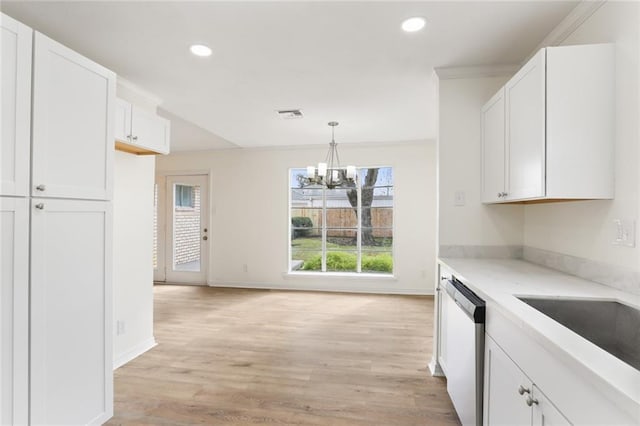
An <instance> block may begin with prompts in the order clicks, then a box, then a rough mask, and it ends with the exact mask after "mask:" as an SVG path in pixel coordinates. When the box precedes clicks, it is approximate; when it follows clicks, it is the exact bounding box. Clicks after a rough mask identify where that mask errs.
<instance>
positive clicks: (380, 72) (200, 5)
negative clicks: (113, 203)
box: [1, 1, 576, 150]
mask: <svg viewBox="0 0 640 426" xmlns="http://www.w3.org/2000/svg"><path fill="white" fill-rule="evenodd" d="M575 5H576V2H575V1H551V2H547V1H514V2H504V1H501V2H481V1H467V2H397V1H392V2H371V1H370V2H317V1H306V2H239V1H235V2H203V1H200V2H166V1H164V2H130V1H124V2H50V1H48V2H9V1H3V2H2V5H1V8H2V10H3V12H5V13H7V14H9V15H11V16H13V17H14V18H16V19H18V20H20V21H22V22H24V23H25V24H27V25H30V26H32V27H34V28H35V29H37V30H39V31H41V32H43V33H45V34H47V35H49V36H50V37H52V38H54V39H56V40H58V41H60V42H61V43H63V44H66V45H67V46H69V47H71V48H72V49H74V50H77V51H78V52H80V53H82V54H84V55H86V56H88V57H90V58H91V59H93V60H95V61H97V62H99V63H101V64H102V65H104V66H106V67H108V68H110V69H112V70H113V71H115V72H116V73H118V75H120V76H122V77H123V78H125V79H126V80H128V81H129V82H132V83H134V84H135V85H137V86H139V87H140V88H143V89H144V90H146V91H148V92H151V93H154V94H155V95H157V96H158V97H159V98H161V99H162V100H163V103H162V105H161V107H162V111H161V113H162V114H163V115H165V116H168V117H170V118H171V119H172V121H173V123H174V124H173V125H174V132H173V133H172V149H174V150H195V149H209V148H224V147H232V146H236V145H237V146H241V147H260V146H274V145H305V144H318V143H327V142H328V140H329V137H330V129H329V127H327V122H328V121H331V120H337V121H339V122H340V126H339V127H338V128H337V129H336V140H337V141H338V142H340V143H343V142H346V143H349V142H380V141H384V142H390V141H406V140H420V139H430V138H434V137H435V136H436V100H435V99H436V98H435V91H434V84H433V80H432V79H433V76H432V74H433V68H434V67H453V66H470V65H496V64H513V63H519V62H521V61H522V60H523V59H524V58H525V57H527V55H528V54H530V53H531V52H532V50H533V49H534V48H535V47H536V46H537V45H538V44H539V43H540V42H541V41H542V39H543V38H544V37H545V36H546V35H547V34H548V33H549V32H550V31H551V30H552V29H553V28H554V27H555V26H556V25H557V24H558V23H559V22H560V21H561V20H562V19H563V18H564V17H565V16H566V15H567V14H568V13H569V12H570V11H571V9H572V8H573V7H574V6H575ZM410 16H423V17H425V18H426V19H427V27H426V28H425V30H423V31H421V32H418V33H404V32H403V31H402V30H401V29H400V23H401V21H402V20H403V19H405V18H407V17H410ZM193 43H203V44H206V45H208V46H210V47H211V48H212V49H213V52H214V53H213V56H211V57H209V58H198V57H194V56H193V55H191V53H189V45H191V44H193ZM291 108H300V109H302V111H303V113H304V118H303V119H299V120H282V119H280V118H279V117H278V116H277V114H276V110H278V109H291Z"/></svg>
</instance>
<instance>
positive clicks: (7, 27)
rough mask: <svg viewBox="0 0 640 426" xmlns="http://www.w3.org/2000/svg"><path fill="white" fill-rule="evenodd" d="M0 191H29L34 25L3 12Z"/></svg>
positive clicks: (26, 193) (25, 194)
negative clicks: (27, 24)
mask: <svg viewBox="0 0 640 426" xmlns="http://www.w3.org/2000/svg"><path fill="white" fill-rule="evenodd" d="M0 23H1V26H2V33H0V37H1V39H0V42H1V46H2V47H1V48H2V51H1V53H2V64H1V67H2V68H1V69H2V87H1V88H0V93H1V97H2V113H1V115H2V125H1V126H0V128H1V129H2V135H1V137H2V140H1V142H0V195H13V196H22V197H25V196H27V195H29V162H30V158H29V151H30V147H31V45H32V34H33V31H32V30H31V28H29V27H27V26H26V25H23V24H21V23H20V22H18V21H16V20H14V19H12V18H10V17H8V16H7V15H4V14H3V15H2V17H1V21H0Z"/></svg>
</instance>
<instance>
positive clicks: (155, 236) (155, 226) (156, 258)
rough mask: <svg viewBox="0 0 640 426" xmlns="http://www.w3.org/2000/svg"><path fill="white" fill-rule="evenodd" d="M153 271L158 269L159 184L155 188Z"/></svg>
mask: <svg viewBox="0 0 640 426" xmlns="http://www.w3.org/2000/svg"><path fill="white" fill-rule="evenodd" d="M153 269H158V184H157V183H156V184H155V185H154V186H153Z"/></svg>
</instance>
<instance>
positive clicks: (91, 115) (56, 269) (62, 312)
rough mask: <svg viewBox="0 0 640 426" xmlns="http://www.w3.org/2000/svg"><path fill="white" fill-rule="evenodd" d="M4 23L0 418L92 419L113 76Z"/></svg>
mask: <svg viewBox="0 0 640 426" xmlns="http://www.w3.org/2000/svg"><path fill="white" fill-rule="evenodd" d="M2 30H3V32H2V46H3V49H2V72H3V77H2V107H3V110H2V120H3V121H2V141H1V145H2V150H1V152H2V166H3V169H2V185H1V188H2V193H1V197H0V206H1V207H2V209H1V219H2V222H1V230H2V245H1V249H2V269H1V270H0V272H1V277H2V282H1V287H0V306H1V307H2V310H1V311H0V318H1V321H2V322H1V323H0V331H1V334H0V338H1V343H2V351H1V353H0V379H1V380H0V392H1V396H2V398H1V401H2V405H0V424H3V425H4V424H33V425H53V424H57V425H61V424H64V425H80V424H102V423H104V422H105V421H106V420H108V419H109V418H110V417H111V415H112V412H113V373H112V365H113V363H112V359H111V358H112V324H111V323H112V318H111V317H112V295H111V269H112V267H111V256H112V254H111V252H112V243H111V239H112V230H111V227H112V217H111V202H110V199H111V194H112V171H113V140H114V138H113V110H114V102H115V74H114V73H113V72H111V71H109V70H107V69H106V68H104V67H102V66H100V65H98V64H96V63H94V62H92V61H90V60H88V59H87V58H84V57H82V56H81V55H79V54H78V53H76V52H74V51H72V50H70V49H68V48H66V47H64V46H62V45H60V44H59V43H57V42H55V41H53V40H51V39H49V38H48V37H46V36H44V35H42V34H40V33H37V32H33V31H32V30H30V29H29V28H28V27H25V26H24V25H22V24H20V23H18V22H16V21H15V20H13V19H11V18H9V17H7V16H5V15H2ZM20 37H24V40H27V39H28V42H27V41H24V42H23V40H22V39H21V38H20ZM5 45H9V46H15V49H12V48H8V49H5ZM31 57H33V62H31ZM23 58H28V59H29V61H27V62H25V61H26V60H22V59H23ZM5 76H8V77H7V78H5ZM22 79H25V80H26V81H27V82H28V84H23V83H24V82H22V81H21V80H22ZM23 85H24V87H22V86H23ZM30 88H32V91H29V90H27V89H30ZM25 105H26V106H27V107H26V108H25ZM30 111H32V115H31V116H29V115H28V114H29V112H30ZM5 119H6V120H7V121H5ZM5 123H10V128H9V130H7V129H6V128H5ZM6 164H8V165H9V167H8V168H6V169H5V165H6Z"/></svg>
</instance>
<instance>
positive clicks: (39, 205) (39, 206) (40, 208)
mask: <svg viewBox="0 0 640 426" xmlns="http://www.w3.org/2000/svg"><path fill="white" fill-rule="evenodd" d="M36 209H38V210H44V203H38V204H36Z"/></svg>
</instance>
